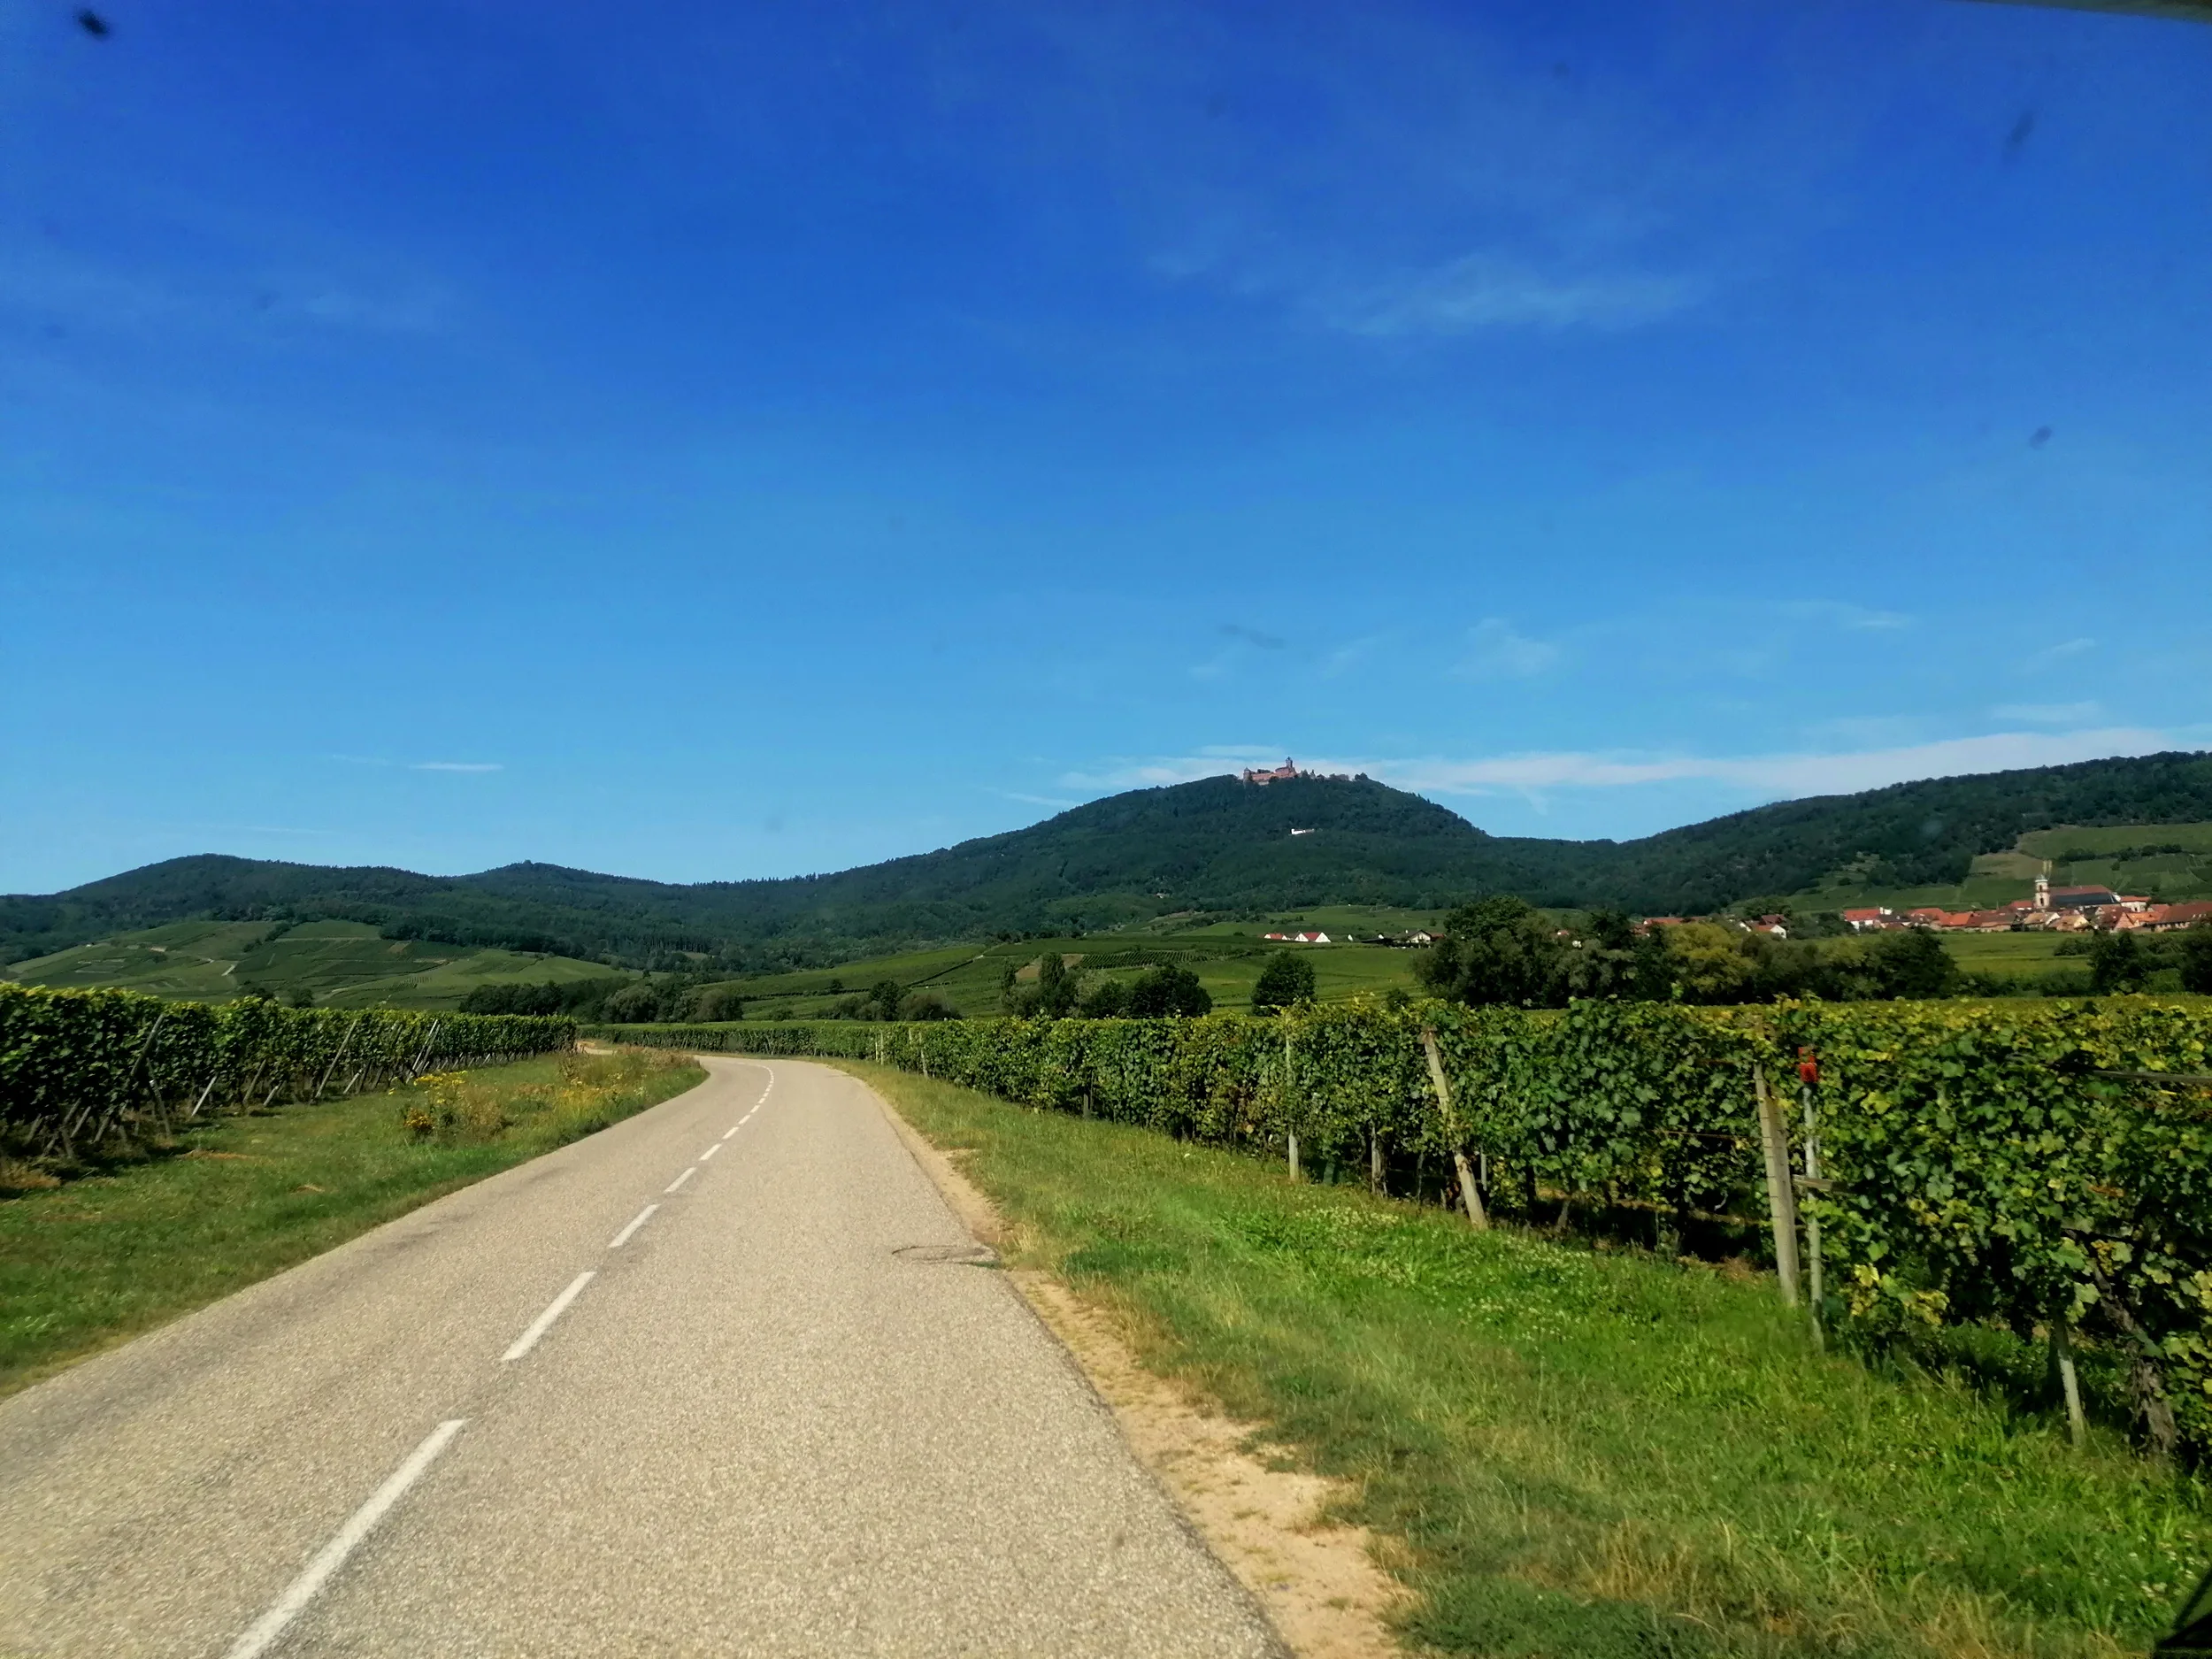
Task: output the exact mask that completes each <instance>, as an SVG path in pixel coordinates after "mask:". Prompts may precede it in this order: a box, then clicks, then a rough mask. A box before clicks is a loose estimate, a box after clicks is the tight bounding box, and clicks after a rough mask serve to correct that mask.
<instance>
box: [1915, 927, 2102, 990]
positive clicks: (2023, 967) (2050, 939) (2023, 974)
mask: <svg viewBox="0 0 2212 1659" xmlns="http://www.w3.org/2000/svg"><path fill="white" fill-rule="evenodd" d="M2069 940H2072V941H2074V943H2075V944H2076V946H2077V948H2078V946H2079V943H2080V941H2079V940H2078V938H2077V937H2076V936H2075V935H2072V934H2069V933H1953V934H1948V935H1947V936H1946V937H1945V939H1944V941H1943V947H1944V949H1946V950H1948V951H1949V952H1950V953H1951V955H1952V956H1954V957H1955V958H1956V959H1957V962H1958V964H1959V966H1960V967H1962V968H1964V969H1965V970H1966V971H1967V972H1970V973H1990V974H1998V975H2001V976H2003V977H2005V978H2008V979H2024V978H2039V977H2041V976H2042V975H2045V974H2049V973H2055V972H2073V973H2085V972H2088V969H2089V959H2088V958H2087V957H2086V956H2060V955H2059V954H2058V948H2059V946H2060V945H2061V944H2062V943H2064V942H2066V941H2069Z"/></svg>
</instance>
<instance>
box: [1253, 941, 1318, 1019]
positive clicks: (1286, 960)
mask: <svg viewBox="0 0 2212 1659" xmlns="http://www.w3.org/2000/svg"><path fill="white" fill-rule="evenodd" d="M1312 1001H1313V958H1312V957H1310V956H1300V955H1299V954H1298V953H1297V952H1296V951H1294V950H1279V951H1277V952H1276V953H1275V954H1274V955H1273V956H1270V957H1269V958H1268V959H1267V965H1266V966H1265V967H1263V968H1262V969H1261V970H1260V979H1259V983H1258V984H1257V985H1255V986H1254V987H1252V1006H1253V1007H1254V1008H1255V1009H1262V1008H1288V1007H1290V1006H1291V1005H1292V1004H1293V1003H1294V1002H1312Z"/></svg>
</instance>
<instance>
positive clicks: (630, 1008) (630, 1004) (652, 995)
mask: <svg viewBox="0 0 2212 1659" xmlns="http://www.w3.org/2000/svg"><path fill="white" fill-rule="evenodd" d="M660 1011H661V995H660V992H659V991H658V990H657V989H656V988H654V987H652V986H651V985H649V984H648V983H646V982H645V981H644V980H642V979H641V980H640V981H638V983H637V984H635V985H626V986H624V987H622V988H621V989H620V990H618V991H617V992H616V993H615V994H614V995H612V996H610V997H609V998H608V999H607V1018H608V1019H609V1020H611V1022H613V1023H614V1024H615V1025H644V1024H647V1023H649V1022H650V1021H652V1020H656V1019H658V1018H660Z"/></svg>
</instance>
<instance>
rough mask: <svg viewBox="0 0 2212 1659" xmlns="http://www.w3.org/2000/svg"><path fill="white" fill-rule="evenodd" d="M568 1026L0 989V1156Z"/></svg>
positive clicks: (488, 1054)
mask: <svg viewBox="0 0 2212 1659" xmlns="http://www.w3.org/2000/svg"><path fill="white" fill-rule="evenodd" d="M575 1037H576V1025H575V1022H574V1021H573V1020H569V1019H564V1018H532V1017H526V1016H516V1015H500V1014H425V1013H411V1012H404V1011H402V1010H396V1009H382V1008H378V1009H364V1010H358V1011H351V1012H349V1011H346V1010H334V1009H296V1008H284V1007H280V1006H279V1005H278V1004H276V1003H274V1002H265V1001H260V1000H247V1001H244V1002H229V1003H225V1004H222V1005H219V1006H211V1005H209V1004H207V1003H203V1002H164V1001H162V1000H160V999H159V998H157V997H151V996H142V995H137V994H135V993H134V992H130V991H48V990H40V989H35V988H32V987H24V986H16V985H5V984H0V1151H6V1152H8V1153H11V1154H14V1155H19V1156H31V1157H49V1158H50V1157H60V1158H64V1159H68V1158H74V1157H76V1156H80V1155H81V1154H83V1153H85V1152H87V1151H93V1150H97V1149H98V1148H102V1147H104V1146H106V1145H109V1144H110V1143H112V1142H113V1141H116V1140H117V1139H118V1138H119V1137H123V1138H129V1137H132V1136H134V1135H136V1134H137V1133H140V1132H142V1130H144V1129H145V1128H147V1127H149V1126H153V1127H157V1128H160V1129H163V1130H167V1129H172V1128H173V1127H175V1126H176V1125H179V1124H181V1123H187V1122H190V1121H192V1120H194V1119H196V1118H204V1117H206V1116H208V1115H210V1114H211V1113H218V1112H225V1111H235V1110H243V1109H246V1108H250V1107H258V1106H266V1105H269V1104H271V1103H272V1102H279V1101H293V1100H303V1099H310V1098H319V1097H320V1096H321V1095H322V1094H324V1093H325V1092H326V1091H327V1090H329V1089H332V1088H335V1089H337V1090H338V1092H340V1093H342V1094H351V1093H356V1092H357V1091H359V1090H361V1089H364V1088H380V1087H386V1086H387V1085H388V1084H391V1083H395V1082H403V1081H411V1080H412V1079H414V1078H415V1077H417V1076H419V1075H420V1074H421V1073H422V1072H424V1071H435V1070H440V1069H445V1070H453V1069H457V1068H460V1067H465V1066H469V1065H479V1064H488V1063H489V1062H492V1061H495V1060H509V1059H519V1058H521V1057H523V1056H528V1055H534V1054H543V1053H546V1052H548V1051H549V1050H552V1049H556V1048H568V1047H571V1046H572V1044H573V1043H574V1041H575Z"/></svg>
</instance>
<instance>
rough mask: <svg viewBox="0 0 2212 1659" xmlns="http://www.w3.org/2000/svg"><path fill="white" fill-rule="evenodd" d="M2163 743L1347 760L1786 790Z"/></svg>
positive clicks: (1417, 776) (2007, 766)
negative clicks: (1373, 760)
mask: <svg viewBox="0 0 2212 1659" xmlns="http://www.w3.org/2000/svg"><path fill="white" fill-rule="evenodd" d="M2171 747H2173V740H2172V739H2171V738H2170V736H2169V735H2168V734H2167V733H2162V732H2154V731H2149V730H2146V729H2144V728H2141V727H2137V726H2109V727H2106V728H2104V729H2102V730H2099V731H2085V732H1993V733H1988V734H1987V735H1985V736H1980V737H1959V738H1948V739H1945V740H1943V741H1939V742H1932V743H1914V744H1909V745H1906V746H1903V747H1900V748H1893V749H1859V750H1855V751H1845V752H1840V753H1829V754H1820V753H1782V754H1773V755H1749V756H1698V755H1671V756H1636V755H1620V754H1589V753H1578V752H1572V751H1568V752H1551V753H1540V754H1529V755H1506V756H1498V757H1492V758H1487V759H1481V760H1465V761H1458V760H1447V759H1432V760H1424V761H1400V762H1368V763H1365V764H1362V765H1360V766H1358V767H1357V768H1356V770H1359V771H1363V772H1370V773H1371V774H1372V775H1374V776H1376V777H1379V778H1381V779H1383V780H1385V781H1386V782H1389V783H1394V784H1396V785H1398V786H1399V787H1402V788H1409V789H1418V790H1425V791H1434V792H1437V793H1440V794H1447V795H1481V794H1485V793H1487V792H1490V791H1493V790H1506V791H1513V790H1531V789H1613V788H1623V787H1634V786H1637V785H1640V784H1655V783H1676V782H1682V781H1686V780H1688V781H1700V782H1709V783H1719V784H1725V785H1728V786H1730V787H1734V788H1738V789H1742V790H1745V791H1747V792H1749V793H1752V794H1756V795H1771V796H1774V797H1777V798H1781V799H1793V798H1796V797H1799V796H1803V795H1841V794H1849V793H1851V792H1852V791H1855V790H1859V789H1878V788H1880V787H1883V786H1884V785H1886V784H1893V783H1908V782H1911V781H1913V780H1916V779H1923V778H1949V777H1956V776H1959V775H1961V774H1963V773H1967V772H2009V771H2013V770H2016V769H2017V768H2020V767H2024V766H2058V765H2064V764H2068V763H2069V762H2072V761H2078V760H2099V759H2102V758H2105V757H2109V756H2116V755H2149V754H2155V753H2157V752H2158V751H2159V750H2161V749H2170V748H2171ZM1332 769H1333V770H1336V769H1340V768H1337V767H1333V768H1332Z"/></svg>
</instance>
